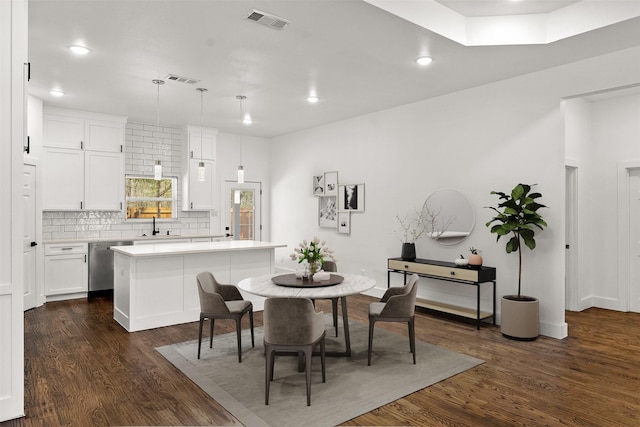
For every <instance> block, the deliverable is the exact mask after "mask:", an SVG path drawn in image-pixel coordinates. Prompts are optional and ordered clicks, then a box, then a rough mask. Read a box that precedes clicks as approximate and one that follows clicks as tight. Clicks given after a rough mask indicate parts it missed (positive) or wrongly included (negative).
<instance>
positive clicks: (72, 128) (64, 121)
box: [42, 108, 84, 150]
mask: <svg viewBox="0 0 640 427" xmlns="http://www.w3.org/2000/svg"><path fill="white" fill-rule="evenodd" d="M43 120H44V139H43V141H42V145H43V146H44V147H56V148H70V149H75V150H81V149H82V148H83V145H84V120H83V119H82V118H79V117H73V116H68V115H59V114H51V113H49V114H48V113H47V109H46V108H45V113H44V117H43Z"/></svg>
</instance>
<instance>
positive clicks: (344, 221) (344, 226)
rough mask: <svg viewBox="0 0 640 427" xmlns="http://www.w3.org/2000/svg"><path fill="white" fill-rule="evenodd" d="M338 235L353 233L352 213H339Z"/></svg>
mask: <svg viewBox="0 0 640 427" xmlns="http://www.w3.org/2000/svg"><path fill="white" fill-rule="evenodd" d="M338 233H341V234H350V233H351V212H349V211H346V212H338Z"/></svg>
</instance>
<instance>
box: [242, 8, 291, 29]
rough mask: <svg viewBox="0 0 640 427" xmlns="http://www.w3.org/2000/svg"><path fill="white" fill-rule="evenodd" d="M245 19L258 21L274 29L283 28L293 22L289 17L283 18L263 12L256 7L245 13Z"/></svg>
mask: <svg viewBox="0 0 640 427" xmlns="http://www.w3.org/2000/svg"><path fill="white" fill-rule="evenodd" d="M245 19H247V20H249V21H253V22H257V23H258V24H262V25H264V26H265V27H269V28H273V29H274V30H282V29H283V28H284V27H286V26H287V25H289V24H290V23H291V21H289V20H288V19H284V18H281V17H279V16H276V15H273V14H271V13H266V12H261V11H259V10H256V9H253V10H250V11H249V13H247V14H246V15H245Z"/></svg>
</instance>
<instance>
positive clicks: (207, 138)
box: [182, 126, 219, 211]
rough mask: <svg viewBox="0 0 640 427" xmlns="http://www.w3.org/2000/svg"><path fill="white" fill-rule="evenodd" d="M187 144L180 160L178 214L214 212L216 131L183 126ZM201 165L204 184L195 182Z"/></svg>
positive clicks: (216, 188) (216, 190)
mask: <svg viewBox="0 0 640 427" xmlns="http://www.w3.org/2000/svg"><path fill="white" fill-rule="evenodd" d="M184 129H185V131H184V137H185V140H186V141H187V144H185V150H184V151H183V156H182V210H184V211H190V210H213V209H216V208H217V205H218V200H217V198H216V195H217V194H218V193H219V191H218V187H219V186H218V176H217V168H216V160H215V159H216V149H217V142H216V141H217V135H218V130H217V129H211V128H200V127H195V126H186V127H185V128H184ZM200 162H202V163H204V167H205V178H204V181H200V180H198V167H199V164H200Z"/></svg>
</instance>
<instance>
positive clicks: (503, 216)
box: [485, 184, 547, 299]
mask: <svg viewBox="0 0 640 427" xmlns="http://www.w3.org/2000/svg"><path fill="white" fill-rule="evenodd" d="M534 185H535V184H534ZM532 187H533V185H527V184H518V185H516V186H515V187H514V189H513V190H511V193H510V194H506V193H503V192H501V191H492V192H491V194H497V195H498V197H499V200H500V203H499V204H498V206H497V207H494V206H487V208H489V209H492V210H494V211H495V212H496V213H497V215H496V216H495V217H493V218H492V219H491V221H489V222H487V223H486V224H485V225H486V226H487V227H489V226H490V227H491V232H492V233H496V234H497V235H498V237H497V238H496V241H498V240H500V238H501V237H502V236H511V238H510V239H509V241H507V245H506V250H507V253H508V254H510V253H511V252H518V296H517V298H518V299H521V296H520V288H521V284H522V251H521V250H520V248H521V246H522V242H524V244H525V245H526V246H527V247H528V248H529V249H531V250H533V249H535V247H536V241H535V239H534V236H535V232H536V230H535V229H536V228H538V229H540V230H542V229H543V227H546V226H547V223H546V222H545V221H544V219H542V216H540V214H539V213H538V209H540V208H546V206H545V205H543V204H540V203H538V202H537V201H536V200H537V199H539V198H540V197H542V194H540V193H532V192H531V189H532Z"/></svg>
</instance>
